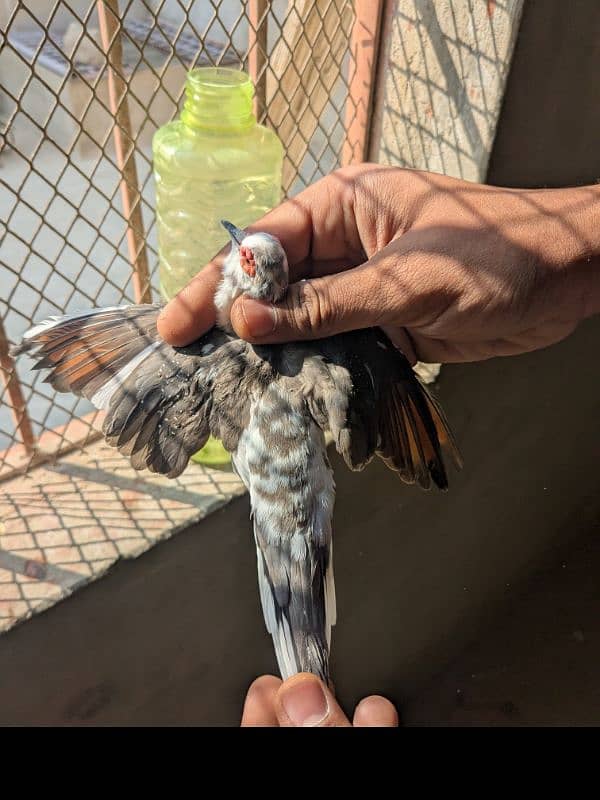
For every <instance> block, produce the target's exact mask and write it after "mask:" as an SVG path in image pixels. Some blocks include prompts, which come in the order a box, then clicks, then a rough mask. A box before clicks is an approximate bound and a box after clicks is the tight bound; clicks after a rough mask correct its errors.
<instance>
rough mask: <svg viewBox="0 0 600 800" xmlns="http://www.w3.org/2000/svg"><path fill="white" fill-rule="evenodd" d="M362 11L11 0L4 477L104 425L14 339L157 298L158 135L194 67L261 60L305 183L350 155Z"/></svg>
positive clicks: (3, 251) (261, 90)
mask: <svg viewBox="0 0 600 800" xmlns="http://www.w3.org/2000/svg"><path fill="white" fill-rule="evenodd" d="M354 18H355V10H354V3H353V2H352V0H290V2H287V0H275V1H274V2H267V0H246V2H239V0H221V1H220V2H218V0H196V1H195V0H129V1H127V0H100V2H98V3H96V2H91V1H90V0H68V1H67V0H59V1H58V2H56V1H55V0H0V23H1V29H2V41H1V47H0V185H1V191H0V220H1V225H2V228H1V230H2V238H1V241H0V288H1V291H0V320H1V324H0V370H1V372H2V377H3V381H2V383H1V384H0V389H1V391H2V394H1V395H0V479H2V478H6V477H10V476H11V475H13V474H15V471H17V472H19V471H23V470H25V469H27V468H29V467H31V466H32V465H34V464H36V463H39V462H40V461H44V460H48V459H49V458H55V457H56V456H58V455H60V454H63V453H65V452H68V451H69V450H72V449H73V448H74V447H80V446H83V445H85V444H86V442H87V441H89V440H90V439H91V438H93V437H94V436H95V435H96V433H95V428H94V420H95V414H94V413H93V409H92V407H91V406H90V405H89V403H88V402H87V401H82V400H79V401H77V400H76V399H74V398H71V397H70V396H68V395H64V394H56V393H55V392H54V391H53V390H51V389H50V387H49V386H48V385H47V384H45V383H43V382H42V377H41V376H40V375H39V374H38V373H35V372H33V371H31V370H29V369H28V366H27V364H26V363H19V364H18V365H17V366H15V364H14V363H13V362H12V361H11V359H10V357H9V355H8V344H9V343H10V342H15V341H17V340H19V339H20V337H21V335H22V334H23V333H24V332H25V331H26V330H27V328H29V327H30V326H31V324H32V322H34V321H36V320H40V319H43V318H45V317H47V316H49V315H52V314H63V313H69V312H74V311H78V310H81V309H83V308H87V307H90V306H103V305H115V304H119V303H121V302H134V301H136V300H140V299H147V300H149V299H158V297H159V295H158V285H157V283H158V282H157V277H158V276H157V266H158V250H157V234H156V224H155V214H154V185H153V176H152V157H151V141H152V136H153V134H154V132H155V130H156V129H157V128H158V127H159V126H161V125H163V124H164V123H166V122H168V121H169V120H170V119H172V118H173V116H175V115H176V114H177V113H178V110H179V109H180V106H181V100H182V94H183V88H184V81H185V75H186V73H187V71H188V70H189V69H190V68H192V67H195V66H201V65H213V66H219V65H226V66H234V67H240V68H244V69H248V70H249V71H250V72H251V75H252V77H253V80H254V82H255V86H256V90H257V91H256V100H255V109H256V113H257V117H258V119H259V121H260V122H262V123H264V124H266V125H269V126H270V127H272V128H273V129H274V130H275V131H276V132H277V133H278V135H279V137H280V138H281V140H282V142H283V144H284V148H285V152H286V156H285V163H284V174H283V184H284V185H283V190H284V193H285V194H288V195H293V194H295V193H296V192H298V191H299V190H301V189H302V188H303V187H304V186H306V185H308V184H310V183H311V182H313V181H315V180H316V179H318V178H319V177H321V176H322V175H325V174H327V173H328V172H329V171H331V169H333V168H335V167H336V166H337V165H339V163H340V160H341V155H342V148H343V145H344V138H345V131H346V129H347V127H348V120H349V119H351V117H352V114H351V113H350V116H349V102H350V103H351V102H352V97H351V95H350V94H349V90H348V87H349V85H350V83H351V80H352V74H353V58H352V54H351V48H350V41H351V32H352V26H353V22H354ZM351 111H352V108H351V105H350V112H351Z"/></svg>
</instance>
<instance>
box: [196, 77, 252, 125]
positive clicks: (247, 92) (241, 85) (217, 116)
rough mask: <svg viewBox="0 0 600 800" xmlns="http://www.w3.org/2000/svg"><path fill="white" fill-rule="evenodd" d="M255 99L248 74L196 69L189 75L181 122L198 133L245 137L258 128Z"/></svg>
mask: <svg viewBox="0 0 600 800" xmlns="http://www.w3.org/2000/svg"><path fill="white" fill-rule="evenodd" d="M253 95H254V87H253V86H252V81H251V80H250V77H249V76H248V75H247V74H246V73H245V72H241V71H239V70H234V69H228V68H224V67H202V68H199V69H194V70H192V71H191V72H190V73H188V77H187V81H186V86H185V102H184V105H183V110H182V112H181V121H182V122H183V123H184V124H185V125H187V126H188V127H189V128H192V129H193V130H197V131H210V132H212V133H242V132H244V131H247V130H249V129H250V128H253V127H254V126H255V125H256V119H255V118H254V113H253V110H252V97H253Z"/></svg>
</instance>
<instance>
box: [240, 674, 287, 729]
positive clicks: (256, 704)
mask: <svg viewBox="0 0 600 800" xmlns="http://www.w3.org/2000/svg"><path fill="white" fill-rule="evenodd" d="M280 686H281V679H280V678H276V677H275V675H261V676H260V677H259V678H256V679H255V680H254V681H252V683H251V684H250V687H249V689H248V692H247V694H246V700H245V702H244V710H243V713H242V727H243V728H244V727H276V726H277V725H278V722H277V714H276V713H275V698H276V695H277V690H278V689H279V687H280Z"/></svg>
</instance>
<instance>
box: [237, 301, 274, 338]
mask: <svg viewBox="0 0 600 800" xmlns="http://www.w3.org/2000/svg"><path fill="white" fill-rule="evenodd" d="M242 315H243V317H244V320H245V322H246V327H247V328H248V333H249V334H250V335H251V336H266V335H267V334H269V333H273V331H274V330H275V325H276V323H277V314H276V312H275V309H274V308H273V306H270V305H267V303H259V302H257V301H256V300H242Z"/></svg>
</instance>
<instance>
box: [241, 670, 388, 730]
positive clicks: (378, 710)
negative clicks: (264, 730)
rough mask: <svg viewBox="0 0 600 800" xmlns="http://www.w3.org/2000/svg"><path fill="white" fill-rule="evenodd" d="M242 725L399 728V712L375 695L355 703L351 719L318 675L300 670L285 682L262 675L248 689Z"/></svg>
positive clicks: (243, 726)
mask: <svg viewBox="0 0 600 800" xmlns="http://www.w3.org/2000/svg"><path fill="white" fill-rule="evenodd" d="M241 727H242V728H251V727H271V728H302V727H310V728H351V727H354V728H396V727H398V714H397V713H396V709H395V708H394V706H393V705H392V704H391V703H390V701H389V700H386V699H385V697H380V696H378V695H373V696H371V697H366V698H365V699H364V700H361V702H360V703H359V704H358V705H357V706H356V709H355V711H354V716H353V719H352V723H350V721H349V720H348V718H347V717H346V715H345V714H344V712H343V711H342V709H341V708H340V706H339V704H338V702H337V700H336V699H335V697H334V696H333V694H332V693H331V691H330V690H329V689H327V688H326V687H325V686H324V685H323V683H322V682H321V681H320V680H319V679H318V678H317V677H316V676H315V675H310V674H308V673H300V674H299V675H294V677H293V678H289V679H288V680H287V681H285V682H282V681H281V680H280V679H279V678H275V677H274V676H273V675H263V676H262V677H260V678H257V679H256V680H255V681H254V683H253V684H252V685H251V686H250V688H249V689H248V694H247V695H246V702H245V703H244V711H243V715H242V722H241Z"/></svg>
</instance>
